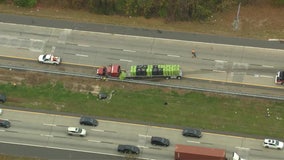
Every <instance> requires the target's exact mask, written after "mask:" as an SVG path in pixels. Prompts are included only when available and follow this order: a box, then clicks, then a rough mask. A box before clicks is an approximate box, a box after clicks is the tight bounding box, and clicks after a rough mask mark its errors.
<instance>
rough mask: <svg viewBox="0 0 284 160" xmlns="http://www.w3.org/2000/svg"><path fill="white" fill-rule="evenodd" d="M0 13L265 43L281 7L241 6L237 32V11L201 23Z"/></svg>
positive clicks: (42, 10) (275, 31)
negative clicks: (235, 20)
mask: <svg viewBox="0 0 284 160" xmlns="http://www.w3.org/2000/svg"><path fill="white" fill-rule="evenodd" d="M0 10H1V12H4V13H13V14H21V15H33V16H39V17H48V18H56V19H65V20H70V21H78V22H90V23H103V24H115V25H125V26H132V27H142V28H149V29H160V30H170V31H182V32H194V33H205V34H214V35H223V36H234V37H246V38H257V39H268V38H278V39H282V38H283V37H284V18H283V17H284V7H279V8H277V7H273V6H271V5H270V4H267V2H266V1H259V3H255V4H254V5H247V6H242V7H241V10H240V23H239V30H238V31H234V30H233V27H232V23H233V20H234V18H235V17H236V13H237V7H236V8H230V9H228V10H226V11H224V12H222V13H218V14H214V15H213V16H212V17H211V18H210V19H209V20H208V21H205V22H170V23H167V22H165V21H164V20H163V19H160V18H152V19H145V18H143V17H122V16H106V15H96V14H93V13H90V12H86V11H83V10H70V9H61V8H46V7H44V6H40V7H39V8H33V9H23V8H18V7H15V6H13V5H0Z"/></svg>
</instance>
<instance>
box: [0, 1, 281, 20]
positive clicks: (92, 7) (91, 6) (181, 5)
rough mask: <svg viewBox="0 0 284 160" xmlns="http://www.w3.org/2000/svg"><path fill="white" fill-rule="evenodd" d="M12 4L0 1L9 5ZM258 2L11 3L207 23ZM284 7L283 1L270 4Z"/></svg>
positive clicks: (24, 5)
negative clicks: (204, 21) (238, 7)
mask: <svg viewBox="0 0 284 160" xmlns="http://www.w3.org/2000/svg"><path fill="white" fill-rule="evenodd" d="M8 1H11V0H0V2H2V3H7V2H8ZM257 1H259V0H12V2H13V3H14V5H17V6H20V7H36V6H38V5H44V6H47V7H60V8H69V9H78V10H79V9H80V10H87V11H89V12H92V13H95V14H104V15H121V16H144V17H145V18H154V17H160V18H164V19H166V20H168V21H192V20H205V19H206V18H208V17H209V16H211V15H212V14H213V13H216V12H222V11H224V10H226V9H230V8H232V7H236V6H237V5H238V4H239V3H241V4H242V5H253V4H254V3H257ZM269 1H270V2H271V4H274V5H277V6H283V5H284V0H269Z"/></svg>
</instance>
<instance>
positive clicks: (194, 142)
mask: <svg viewBox="0 0 284 160" xmlns="http://www.w3.org/2000/svg"><path fill="white" fill-rule="evenodd" d="M186 142H189V143H198V144H199V143H200V142H197V141H186Z"/></svg>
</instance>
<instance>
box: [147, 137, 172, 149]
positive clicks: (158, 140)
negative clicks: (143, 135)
mask: <svg viewBox="0 0 284 160" xmlns="http://www.w3.org/2000/svg"><path fill="white" fill-rule="evenodd" d="M151 144H153V145H158V146H166V147H167V146H169V145H170V141H169V140H168V139H167V138H163V137H152V138H151Z"/></svg>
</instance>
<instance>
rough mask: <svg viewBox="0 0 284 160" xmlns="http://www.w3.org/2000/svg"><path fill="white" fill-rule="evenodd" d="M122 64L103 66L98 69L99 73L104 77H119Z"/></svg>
mask: <svg viewBox="0 0 284 160" xmlns="http://www.w3.org/2000/svg"><path fill="white" fill-rule="evenodd" d="M120 68H121V67H120V65H117V64H114V65H112V64H110V65H108V66H102V67H99V68H98V69H97V75H99V76H104V77H109V76H110V77H119V75H120V72H121V69H120Z"/></svg>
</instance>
